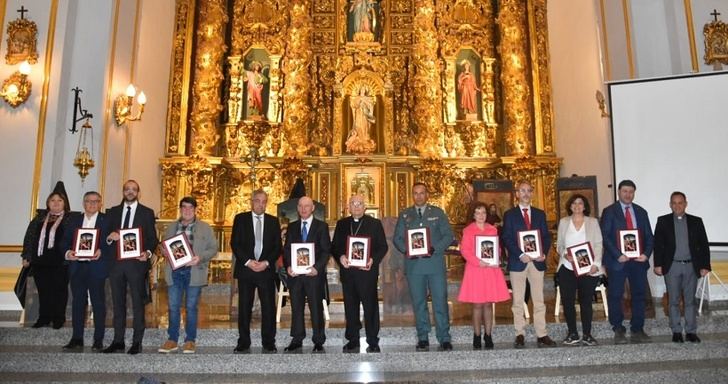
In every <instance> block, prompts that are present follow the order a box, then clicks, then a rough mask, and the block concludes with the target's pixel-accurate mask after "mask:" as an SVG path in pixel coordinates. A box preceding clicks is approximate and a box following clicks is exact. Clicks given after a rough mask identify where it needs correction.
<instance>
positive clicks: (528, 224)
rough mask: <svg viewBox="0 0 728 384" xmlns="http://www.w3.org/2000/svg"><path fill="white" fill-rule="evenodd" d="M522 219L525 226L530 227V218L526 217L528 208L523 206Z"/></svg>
mask: <svg viewBox="0 0 728 384" xmlns="http://www.w3.org/2000/svg"><path fill="white" fill-rule="evenodd" d="M523 221H525V222H526V228H527V229H529V230H530V229H531V218H530V217H528V208H523Z"/></svg>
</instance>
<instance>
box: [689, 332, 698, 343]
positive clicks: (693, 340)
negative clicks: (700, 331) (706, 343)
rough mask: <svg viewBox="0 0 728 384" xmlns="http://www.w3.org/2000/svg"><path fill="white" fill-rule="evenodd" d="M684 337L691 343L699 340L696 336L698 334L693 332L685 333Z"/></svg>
mask: <svg viewBox="0 0 728 384" xmlns="http://www.w3.org/2000/svg"><path fill="white" fill-rule="evenodd" d="M685 338H686V339H687V340H688V341H689V342H691V343H699V342H700V338H699V337H698V335H696V334H694V333H686V334H685Z"/></svg>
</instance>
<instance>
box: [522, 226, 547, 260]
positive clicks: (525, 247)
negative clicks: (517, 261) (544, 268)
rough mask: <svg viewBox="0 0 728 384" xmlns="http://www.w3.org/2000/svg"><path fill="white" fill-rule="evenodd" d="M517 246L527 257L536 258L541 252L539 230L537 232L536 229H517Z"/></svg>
mask: <svg viewBox="0 0 728 384" xmlns="http://www.w3.org/2000/svg"><path fill="white" fill-rule="evenodd" d="M518 246H519V247H520V248H521V251H523V253H525V254H526V255H527V256H528V257H530V258H532V259H538V258H539V257H541V255H542V254H543V250H542V246H541V232H539V230H538V229H532V230H530V231H519V232H518Z"/></svg>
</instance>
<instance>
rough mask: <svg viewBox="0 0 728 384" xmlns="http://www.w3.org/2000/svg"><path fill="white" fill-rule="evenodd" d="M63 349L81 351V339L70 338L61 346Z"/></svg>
mask: <svg viewBox="0 0 728 384" xmlns="http://www.w3.org/2000/svg"><path fill="white" fill-rule="evenodd" d="M63 350H64V351H82V350H83V339H71V341H69V342H68V344H66V345H64V346H63Z"/></svg>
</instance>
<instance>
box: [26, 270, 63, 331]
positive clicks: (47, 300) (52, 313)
mask: <svg viewBox="0 0 728 384" xmlns="http://www.w3.org/2000/svg"><path fill="white" fill-rule="evenodd" d="M33 278H34V280H35V285H36V287H38V322H40V323H45V324H49V323H50V322H51V321H52V322H53V323H54V324H63V323H64V322H65V321H66V304H68V267H67V266H65V265H57V266H44V265H37V264H33Z"/></svg>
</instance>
